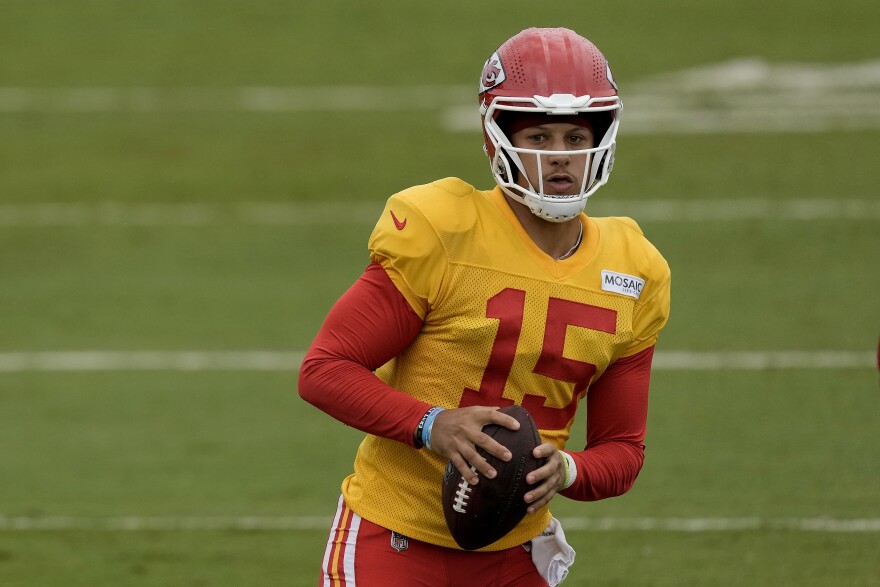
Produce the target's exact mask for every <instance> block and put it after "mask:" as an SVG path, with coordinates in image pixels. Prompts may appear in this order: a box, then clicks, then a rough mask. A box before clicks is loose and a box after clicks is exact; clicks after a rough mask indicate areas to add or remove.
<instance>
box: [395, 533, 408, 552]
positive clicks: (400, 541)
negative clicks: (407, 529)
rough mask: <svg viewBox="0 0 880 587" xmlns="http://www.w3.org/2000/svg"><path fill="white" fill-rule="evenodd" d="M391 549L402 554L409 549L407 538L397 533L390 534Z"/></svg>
mask: <svg viewBox="0 0 880 587" xmlns="http://www.w3.org/2000/svg"><path fill="white" fill-rule="evenodd" d="M391 548H393V549H394V550H396V551H397V552H403V551H404V550H406V549H407V548H409V538H407V537H406V536H404V535H403V534H398V533H397V532H392V533H391Z"/></svg>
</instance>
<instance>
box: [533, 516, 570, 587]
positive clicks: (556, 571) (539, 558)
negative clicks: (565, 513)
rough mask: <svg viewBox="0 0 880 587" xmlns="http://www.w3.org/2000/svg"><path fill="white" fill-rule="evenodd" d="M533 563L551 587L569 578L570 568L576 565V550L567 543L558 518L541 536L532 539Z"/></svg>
mask: <svg viewBox="0 0 880 587" xmlns="http://www.w3.org/2000/svg"><path fill="white" fill-rule="evenodd" d="M531 546H532V562H533V563H535V567H537V569H538V572H539V573H541V576H542V577H544V580H545V581H547V583H549V584H550V587H556V586H557V585H559V584H560V583H562V582H563V581H564V580H565V578H566V577H567V576H568V568H569V567H570V566H571V565H573V564H574V555H575V552H574V549H573V548H572V547H571V545H569V544H568V542H566V541H565V532H563V531H562V524H560V523H559V520H557V519H556V518H551V519H550V525H549V526H547V528H545V529H544V531H543V532H541V535H540V536H537V537H535V538H532V545H531Z"/></svg>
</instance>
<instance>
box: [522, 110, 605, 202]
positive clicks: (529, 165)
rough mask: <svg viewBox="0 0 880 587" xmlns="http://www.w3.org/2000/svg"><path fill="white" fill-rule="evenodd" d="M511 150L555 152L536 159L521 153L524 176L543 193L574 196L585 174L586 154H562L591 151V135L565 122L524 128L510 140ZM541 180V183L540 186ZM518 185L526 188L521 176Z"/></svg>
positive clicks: (587, 130)
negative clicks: (584, 150)
mask: <svg viewBox="0 0 880 587" xmlns="http://www.w3.org/2000/svg"><path fill="white" fill-rule="evenodd" d="M510 141H511V144H512V145H513V146H514V147H518V148H522V149H534V150H537V151H556V152H557V153H554V154H549V155H541V157H540V159H541V165H540V168H539V166H538V157H537V156H535V155H530V154H521V155H520V159H521V160H522V162H523V166H524V167H525V170H526V174H527V175H528V176H529V180H530V181H531V183H532V186H534V188H535V189H538V186H539V185H543V188H544V189H543V191H544V193H545V194H569V195H570V194H576V193H579V192H580V190H581V186H582V184H583V179H584V174H585V173H586V171H587V158H588V157H589V155H588V154H586V153H582V154H580V155H569V154H566V153H564V152H565V151H577V150H583V149H591V148H593V133H592V131H591V130H590V129H589V128H587V127H584V126H578V125H575V124H569V123H564V122H552V123H547V124H542V125H540V126H530V127H528V128H524V129H522V130H520V131H518V132H516V133H514V134H513V136H511V137H510ZM542 181H543V184H542V183H541V182H542ZM517 183H519V184H520V185H522V186H523V187H528V186H527V184H526V183H525V179H524V178H523V177H522V176H520V177H519V179H518V180H517Z"/></svg>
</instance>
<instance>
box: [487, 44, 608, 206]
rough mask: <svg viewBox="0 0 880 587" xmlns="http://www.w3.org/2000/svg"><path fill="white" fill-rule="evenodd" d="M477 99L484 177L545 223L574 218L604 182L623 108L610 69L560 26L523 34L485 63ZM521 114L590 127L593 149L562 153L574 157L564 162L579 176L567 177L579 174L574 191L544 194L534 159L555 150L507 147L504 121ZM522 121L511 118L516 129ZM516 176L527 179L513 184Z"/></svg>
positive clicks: (596, 53) (595, 50)
mask: <svg viewBox="0 0 880 587" xmlns="http://www.w3.org/2000/svg"><path fill="white" fill-rule="evenodd" d="M478 95H479V101H480V117H481V119H482V123H483V135H484V140H485V143H484V148H485V150H486V154H487V155H488V156H489V163H490V167H491V170H492V176H493V177H494V178H495V181H496V182H497V183H498V185H499V186H500V187H501V189H502V190H504V193H505V194H507V195H508V196H510V197H511V198H513V199H514V200H516V201H518V202H521V203H522V204H524V205H525V206H526V207H527V208H528V209H529V210H531V211H532V213H534V214H535V215H537V216H539V217H540V218H543V219H545V220H549V221H552V222H565V221H567V220H571V219H572V218H575V217H576V216H577V215H578V214H580V213H581V211H582V210H583V209H584V206H585V205H586V202H587V199H588V198H589V197H590V196H591V195H592V194H593V193H595V191H596V190H597V189H599V188H600V187H601V186H603V185H605V183H606V182H607V181H608V177H609V175H610V173H611V169H612V166H613V163H614V149H615V147H616V144H617V143H616V141H617V128H618V126H619V124H620V113H621V110H622V108H623V105H622V103H621V101H620V97H619V95H618V91H617V83H616V82H615V81H614V77H613V76H612V74H611V67H610V66H609V65H608V61H607V60H606V59H605V56H604V55H602V52H601V51H599V49H598V47H596V46H595V45H594V44H593V43H591V42H590V41H589V40H588V39H586V38H584V37H582V36H580V35H579V34H577V33H575V32H574V31H572V30H570V29H566V28H529V29H526V30H523V31H522V32H520V33H518V34H517V35H514V36H513V37H511V38H510V39H508V40H507V41H505V42H504V43H503V44H502V45H501V46H500V47H499V48H498V49H497V50H496V51H495V52H494V53H493V54H492V55H491V56H490V57H489V59H487V60H486V62H485V64H484V65H483V71H482V74H481V76H480V85H479V92H478ZM526 115H527V116H529V117H535V116H536V115H537V116H539V117H542V116H545V115H546V119H547V121H548V122H549V121H552V120H553V119H554V116H559V118H558V119H557V121H559V122H565V121H566V120H565V119H566V117H570V116H578V117H586V118H587V119H588V120H589V121H590V124H591V126H592V131H593V141H594V143H593V147H592V148H590V149H580V150H574V149H572V150H566V151H565V152H564V154H565V155H566V156H569V157H573V158H575V159H573V160H572V161H574V162H576V164H577V166H578V167H580V165H583V168H582V169H580V170H579V172H580V173H579V172H578V171H576V170H575V169H574V167H569V168H568V169H569V171H570V173H569V175H571V176H575V175H576V174H578V173H579V177H580V180H581V185H580V189H579V190H577V193H575V194H571V195H557V194H553V193H549V194H548V193H547V189H545V185H544V176H543V170H544V168H545V167H546V164H547V163H546V162H547V160H546V159H545V160H543V161H542V159H541V157H545V158H546V157H548V156H550V157H555V156H557V155H558V154H562V152H561V151H547V150H540V149H523V148H514V147H513V145H512V143H511V140H510V139H511V135H512V134H514V132H513V131H512V129H511V128H508V127H509V126H510V125H508V124H507V119H508V117H513V118H517V117H522V116H526ZM530 122H531V121H530V120H523V119H522V118H519V121H518V125H519V124H528V123H530ZM581 122H583V121H582V120H581ZM539 124H544V122H541V123H539ZM575 124H579V123H578V122H575ZM520 128H522V127H520ZM526 128H527V127H526ZM571 146H575V145H571ZM531 157H535V158H536V159H534V161H536V163H537V169H538V170H539V172H538V173H537V177H531V178H530V177H529V176H528V174H526V172H525V169H526V168H527V167H533V166H532V165H531V162H532V161H533V160H531V159H530V158H531ZM581 161H582V162H583V163H581ZM524 162H528V165H524ZM518 177H521V178H522V177H524V178H525V179H526V180H527V181H520V182H517V178H518ZM534 182H537V184H538V185H534ZM520 184H522V185H520ZM551 191H558V190H551ZM571 191H574V190H571Z"/></svg>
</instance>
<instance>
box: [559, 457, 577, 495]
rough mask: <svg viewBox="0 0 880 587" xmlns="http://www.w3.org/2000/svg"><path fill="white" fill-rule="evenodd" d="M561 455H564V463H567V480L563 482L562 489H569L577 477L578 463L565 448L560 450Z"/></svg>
mask: <svg viewBox="0 0 880 587" xmlns="http://www.w3.org/2000/svg"><path fill="white" fill-rule="evenodd" d="M559 456H561V457H562V464H563V465H565V481H564V482H563V483H562V487H561V488H560V489H568V488H569V487H571V486H572V485H574V482H575V479H577V476H578V470H577V465H576V464H575V462H574V459H573V458H572V456H571V455H570V454H568V453H567V452H565V451H564V450H561V451H559Z"/></svg>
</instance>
